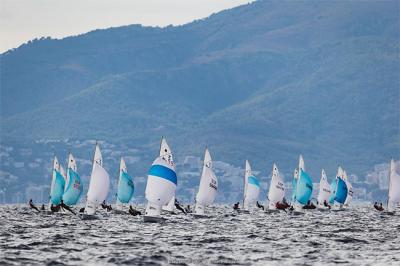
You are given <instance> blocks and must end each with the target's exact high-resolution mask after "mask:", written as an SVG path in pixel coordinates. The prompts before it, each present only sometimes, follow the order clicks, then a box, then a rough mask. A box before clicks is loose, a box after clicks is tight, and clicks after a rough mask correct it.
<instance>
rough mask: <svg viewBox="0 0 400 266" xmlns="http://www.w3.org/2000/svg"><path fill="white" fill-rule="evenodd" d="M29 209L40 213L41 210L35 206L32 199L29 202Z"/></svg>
mask: <svg viewBox="0 0 400 266" xmlns="http://www.w3.org/2000/svg"><path fill="white" fill-rule="evenodd" d="M29 207H31V209H35V210H37V211H38V212H40V211H39V209H38V208H37V207H36V206H35V205H34V204H33V200H32V199H30V200H29Z"/></svg>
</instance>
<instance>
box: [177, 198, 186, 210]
mask: <svg viewBox="0 0 400 266" xmlns="http://www.w3.org/2000/svg"><path fill="white" fill-rule="evenodd" d="M175 207H176V208H177V209H178V210H180V211H181V212H183V213H184V214H186V211H185V210H184V209H183V208H182V207H181V205H180V204H179V201H178V200H177V199H175Z"/></svg>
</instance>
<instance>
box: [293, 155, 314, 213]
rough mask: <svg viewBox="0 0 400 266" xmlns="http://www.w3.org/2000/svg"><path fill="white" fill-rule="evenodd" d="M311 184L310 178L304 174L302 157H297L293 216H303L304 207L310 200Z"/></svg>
mask: <svg viewBox="0 0 400 266" xmlns="http://www.w3.org/2000/svg"><path fill="white" fill-rule="evenodd" d="M312 190H313V183H312V179H311V177H310V176H309V175H308V174H307V173H306V172H305V166H304V159H303V156H302V155H300V157H299V168H298V178H297V183H296V194H295V202H294V206H293V207H294V211H293V213H294V214H303V213H304V209H303V207H304V205H306V204H307V203H308V201H309V200H310V199H311V195H312Z"/></svg>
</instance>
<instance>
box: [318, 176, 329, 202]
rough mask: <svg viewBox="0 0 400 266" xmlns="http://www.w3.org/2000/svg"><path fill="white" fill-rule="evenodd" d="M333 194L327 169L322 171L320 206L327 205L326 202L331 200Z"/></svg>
mask: <svg viewBox="0 0 400 266" xmlns="http://www.w3.org/2000/svg"><path fill="white" fill-rule="evenodd" d="M330 195H331V185H330V184H329V182H328V178H327V176H326V173H325V170H324V169H322V171H321V180H320V181H319V193H318V206H319V207H325V204H324V203H325V202H326V203H328V202H329V197H330Z"/></svg>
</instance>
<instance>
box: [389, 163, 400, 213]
mask: <svg viewBox="0 0 400 266" xmlns="http://www.w3.org/2000/svg"><path fill="white" fill-rule="evenodd" d="M399 202H400V175H399V174H398V173H397V172H396V162H395V161H394V160H393V159H392V160H391V161H390V173H389V189H388V201H387V210H388V211H390V212H393V211H394V210H395V207H396V204H399Z"/></svg>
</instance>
